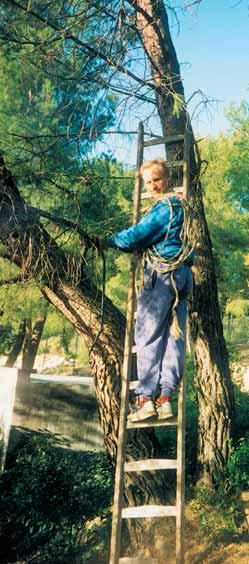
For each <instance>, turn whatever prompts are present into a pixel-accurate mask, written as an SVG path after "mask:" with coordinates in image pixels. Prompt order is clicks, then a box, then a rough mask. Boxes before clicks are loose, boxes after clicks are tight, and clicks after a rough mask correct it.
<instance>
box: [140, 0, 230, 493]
mask: <svg viewBox="0 0 249 564" xmlns="http://www.w3.org/2000/svg"><path fill="white" fill-rule="evenodd" d="M134 7H135V9H136V12H137V22H138V27H139V30H140V33H141V35H142V38H143V43H144V45H145V46H146V52H147V53H148V55H149V57H150V61H151V72H152V76H153V79H154V82H155V84H156V86H157V92H156V100H157V107H158V113H159V116H160V120H161V124H162V130H163V134H164V135H171V134H178V133H179V134H181V133H184V132H185V130H186V128H188V130H189V132H190V136H191V141H192V149H191V162H190V168H191V186H192V188H191V197H190V206H191V212H192V217H193V221H192V233H191V237H192V243H193V245H194V247H195V249H196V265H195V268H194V271H195V290H194V306H193V308H192V313H191V328H192V337H193V343H194V351H195V360H196V387H197V392H198V400H199V457H198V458H199V463H200V466H201V469H202V476H203V477H204V478H205V479H206V480H208V481H210V480H211V482H215V481H216V480H217V479H220V478H221V477H222V473H223V471H224V467H225V463H226V461H227V458H228V454H229V448H230V438H231V423H232V417H233V410H234V398H233V386H232V382H231V377H230V371H229V363H228V355H227V350H226V344H225V340H224V336H223V328H222V321H221V316H220V310H219V303H218V293H217V284H216V275H215V269H214V262H213V256H212V247H211V241H210V237H209V233H208V227H207V223H206V218H205V213H204V208H203V202H202V188H201V182H200V165H199V162H198V152H197V151H196V145H195V140H194V135H193V132H192V128H191V124H190V122H189V118H188V114H187V109H186V104H185V99H184V89H183V85H182V81H181V76H180V68H179V64H178V60H177V56H176V52H175V49H174V45H173V43H172V39H171V36H170V31H169V25H168V17H167V13H166V9H165V6H164V3H163V1H162V0H137V1H136V2H135V3H134ZM179 102H181V104H179ZM176 106H177V107H178V111H176ZM166 151H167V156H168V157H169V158H170V159H171V158H176V155H177V152H178V151H179V144H178V145H177V144H176V145H170V146H169V147H166ZM178 158H179V157H178Z"/></svg>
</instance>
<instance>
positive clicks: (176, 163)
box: [165, 161, 185, 167]
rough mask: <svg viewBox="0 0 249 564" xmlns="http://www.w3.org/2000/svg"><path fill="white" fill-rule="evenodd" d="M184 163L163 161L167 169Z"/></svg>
mask: <svg viewBox="0 0 249 564" xmlns="http://www.w3.org/2000/svg"><path fill="white" fill-rule="evenodd" d="M184 162H185V161H165V163H166V166H168V167H172V166H173V167H175V166H183V165H184Z"/></svg>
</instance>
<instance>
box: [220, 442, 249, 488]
mask: <svg viewBox="0 0 249 564" xmlns="http://www.w3.org/2000/svg"><path fill="white" fill-rule="evenodd" d="M226 477H227V481H228V484H229V486H230V488H231V489H235V490H236V489H237V490H248V489H249V432H248V433H247V435H246V436H245V437H243V438H242V439H240V440H239V441H238V444H237V446H236V447H235V448H234V449H233V451H232V453H231V455H230V457H229V460H228V463H227V476H226Z"/></svg>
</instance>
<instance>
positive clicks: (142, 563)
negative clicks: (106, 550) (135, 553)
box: [118, 556, 159, 564]
mask: <svg viewBox="0 0 249 564" xmlns="http://www.w3.org/2000/svg"><path fill="white" fill-rule="evenodd" d="M118 564H159V560H156V559H155V558H147V557H146V556H145V557H143V556H139V557H135V558H132V557H131V556H126V557H123V558H119V561H118Z"/></svg>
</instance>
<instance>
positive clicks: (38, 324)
mask: <svg viewBox="0 0 249 564" xmlns="http://www.w3.org/2000/svg"><path fill="white" fill-rule="evenodd" d="M46 318H47V311H46V312H45V313H43V314H40V315H39V316H38V317H37V319H36V321H35V324H34V327H33V328H32V321H31V319H28V320H27V327H26V334H25V339H24V344H23V353H22V370H25V371H26V372H31V371H32V370H33V368H34V364H35V358H36V355H37V351H38V347H39V344H40V340H41V337H42V333H43V329H44V325H45V322H46Z"/></svg>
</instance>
